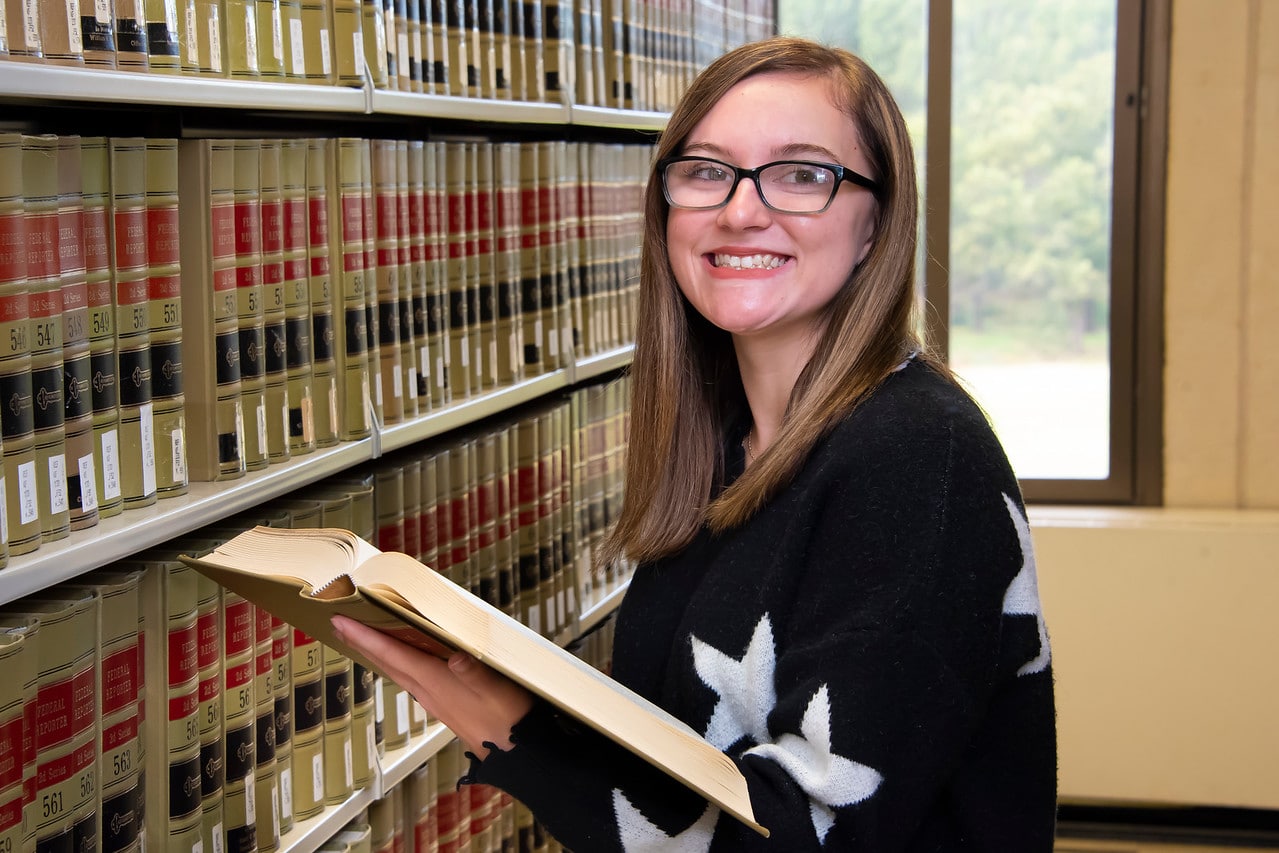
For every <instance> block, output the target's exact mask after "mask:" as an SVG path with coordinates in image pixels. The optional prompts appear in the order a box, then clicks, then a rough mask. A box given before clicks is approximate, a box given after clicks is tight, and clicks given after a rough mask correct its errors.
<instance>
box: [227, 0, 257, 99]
mask: <svg viewBox="0 0 1279 853" xmlns="http://www.w3.org/2000/svg"><path fill="white" fill-rule="evenodd" d="M222 9H223V10H224V13H225V34H226V35H225V38H226V42H225V46H226V55H225V57H224V58H225V61H226V67H227V72H228V73H229V75H230V77H231V79H232V80H257V79H258V78H259V77H260V76H261V73H260V69H259V67H258V57H259V56H260V52H259V48H258V39H259V35H260V34H259V32H258V16H257V3H256V0H224V2H223V3H222Z"/></svg>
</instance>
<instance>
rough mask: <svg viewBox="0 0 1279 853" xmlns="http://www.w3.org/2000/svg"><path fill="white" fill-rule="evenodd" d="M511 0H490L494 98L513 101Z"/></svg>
mask: <svg viewBox="0 0 1279 853" xmlns="http://www.w3.org/2000/svg"><path fill="white" fill-rule="evenodd" d="M509 2H510V0H488V7H489V8H490V12H489V14H490V15H491V16H492V29H493V97H495V98H497V99H498V100H499V101H509V100H511V44H512V41H513V39H512V38H511V9H510V5H509Z"/></svg>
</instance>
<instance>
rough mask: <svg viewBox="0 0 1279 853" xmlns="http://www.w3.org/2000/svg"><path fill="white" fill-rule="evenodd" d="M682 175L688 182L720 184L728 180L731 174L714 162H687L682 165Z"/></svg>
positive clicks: (721, 165) (720, 164)
mask: <svg viewBox="0 0 1279 853" xmlns="http://www.w3.org/2000/svg"><path fill="white" fill-rule="evenodd" d="M682 171H683V175H684V177H685V178H687V179H688V180H690V181H709V182H711V183H721V182H723V181H726V180H728V179H729V177H730V176H731V175H732V173H731V172H730V171H729V170H728V169H726V168H724V165H723V164H722V163H716V162H715V161H714V160H689V161H686V162H685V163H684V164H683V169H682Z"/></svg>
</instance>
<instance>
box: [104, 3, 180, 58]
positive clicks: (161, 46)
mask: <svg viewBox="0 0 1279 853" xmlns="http://www.w3.org/2000/svg"><path fill="white" fill-rule="evenodd" d="M82 2H83V0H82ZM143 11H144V13H145V14H146V24H147V63H148V68H149V70H150V71H151V72H152V73H155V74H178V73H181V71H182V56H181V46H182V36H181V35H180V30H179V29H178V0H146V2H145V3H144V5H143ZM85 59H86V61H87V60H88V55H87V54H86V56H85Z"/></svg>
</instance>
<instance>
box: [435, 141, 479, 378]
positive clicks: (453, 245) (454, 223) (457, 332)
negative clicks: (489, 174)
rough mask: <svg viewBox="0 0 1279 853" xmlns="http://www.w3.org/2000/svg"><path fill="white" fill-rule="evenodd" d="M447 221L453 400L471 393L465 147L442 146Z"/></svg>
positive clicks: (449, 334) (444, 229)
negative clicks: (443, 150)
mask: <svg viewBox="0 0 1279 853" xmlns="http://www.w3.org/2000/svg"><path fill="white" fill-rule="evenodd" d="M444 181H445V184H444V186H445V192H446V196H445V197H446V200H447V201H446V203H447V208H446V209H447V214H446V218H445V219H444V220H443V221H442V223H441V225H442V227H441V231H442V233H443V234H444V235H445V236H446V239H447V254H446V258H447V260H446V273H445V277H444V280H445V281H446V282H447V283H448V306H447V310H448V335H447V342H448V347H449V367H450V371H449V391H450V393H451V395H452V396H453V398H454V399H459V400H460V399H465V398H467V397H468V396H470V393H471V369H472V368H471V342H470V339H469V333H470V324H469V322H468V319H469V318H468V316H467V309H468V307H469V306H468V301H467V296H466V287H467V280H466V260H465V255H466V219H465V217H466V147H465V143H460V142H447V143H445V173H444Z"/></svg>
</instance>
